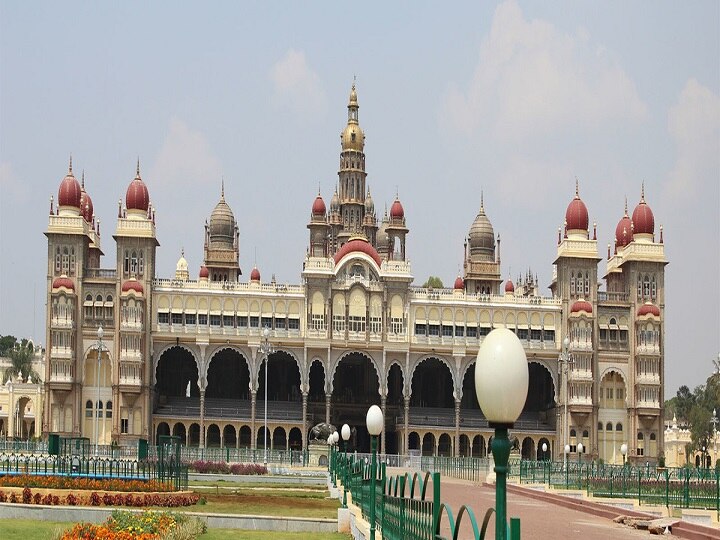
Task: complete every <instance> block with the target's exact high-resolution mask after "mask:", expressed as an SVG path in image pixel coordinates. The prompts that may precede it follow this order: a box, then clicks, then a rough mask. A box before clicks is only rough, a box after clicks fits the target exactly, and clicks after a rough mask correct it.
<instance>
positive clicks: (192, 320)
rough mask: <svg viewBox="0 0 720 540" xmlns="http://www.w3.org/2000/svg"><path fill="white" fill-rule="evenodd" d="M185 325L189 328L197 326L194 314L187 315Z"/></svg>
mask: <svg viewBox="0 0 720 540" xmlns="http://www.w3.org/2000/svg"><path fill="white" fill-rule="evenodd" d="M185 324H187V325H188V326H194V325H195V314H194V313H186V314H185Z"/></svg>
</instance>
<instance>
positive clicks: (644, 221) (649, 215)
mask: <svg viewBox="0 0 720 540" xmlns="http://www.w3.org/2000/svg"><path fill="white" fill-rule="evenodd" d="M632 221H633V227H634V231H633V233H634V234H655V216H654V215H653V212H652V210H651V209H650V207H649V206H648V204H647V203H646V202H645V186H643V189H642V195H641V197H640V202H639V203H638V205H637V206H636V207H635V210H633V214H632Z"/></svg>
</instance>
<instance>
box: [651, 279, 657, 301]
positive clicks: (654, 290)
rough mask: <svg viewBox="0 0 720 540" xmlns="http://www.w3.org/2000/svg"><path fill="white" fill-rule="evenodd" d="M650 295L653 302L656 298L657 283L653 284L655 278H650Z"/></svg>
mask: <svg viewBox="0 0 720 540" xmlns="http://www.w3.org/2000/svg"><path fill="white" fill-rule="evenodd" d="M651 287H652V288H651V290H650V294H651V297H652V299H653V300H655V299H656V298H657V283H656V282H655V276H653V278H652V284H651Z"/></svg>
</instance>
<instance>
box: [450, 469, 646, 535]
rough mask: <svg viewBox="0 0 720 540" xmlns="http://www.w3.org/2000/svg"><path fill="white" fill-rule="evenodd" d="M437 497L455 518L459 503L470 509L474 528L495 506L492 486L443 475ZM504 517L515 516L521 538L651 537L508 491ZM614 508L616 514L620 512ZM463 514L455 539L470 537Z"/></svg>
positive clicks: (490, 532) (491, 530) (492, 523)
mask: <svg viewBox="0 0 720 540" xmlns="http://www.w3.org/2000/svg"><path fill="white" fill-rule="evenodd" d="M440 499H441V501H442V502H444V503H445V504H448V505H450V507H451V508H452V511H453V514H454V516H453V517H455V518H456V519H457V513H458V511H459V510H460V507H461V506H462V505H463V504H466V505H468V506H469V507H470V508H472V510H473V512H474V513H475V518H476V519H477V521H478V527H480V526H481V524H482V520H483V518H484V516H485V512H486V510H487V509H488V508H491V507H493V508H494V507H495V488H494V486H493V487H488V486H476V485H473V484H472V483H470V482H467V481H463V480H455V479H453V478H446V477H443V478H442V480H441V488H440ZM507 501H508V516H509V517H519V518H520V527H521V538H522V540H533V539H543V540H545V539H563V538H582V539H583V540H606V539H608V538H612V539H613V540H615V539H617V540H625V539H637V538H644V539H645V540H649V539H650V538H654V537H651V536H650V534H649V533H648V532H647V531H638V530H636V529H632V528H630V527H627V526H625V525H619V524H617V523H613V521H612V520H610V519H606V518H601V517H596V516H593V515H590V514H588V513H585V512H581V511H578V510H573V509H569V508H564V507H562V506H559V505H556V504H552V503H547V502H544V501H540V500H537V499H533V498H532V497H530V496H525V495H519V494H516V493H508V498H507ZM622 513H623V512H622V510H618V515H620V514H622ZM466 518H467V516H465V517H463V521H462V524H461V527H460V535H459V538H462V539H465V538H471V535H472V527H471V526H470V520H469V519H466ZM441 530H442V532H443V535H445V536H447V537H448V538H450V535H449V533H450V529H449V525H448V520H447V517H443V519H442V523H441ZM494 535H495V515H494V514H493V517H492V518H491V520H490V524H489V526H488V531H487V533H486V535H485V538H486V539H488V538H489V539H491V538H494V537H495V536H494Z"/></svg>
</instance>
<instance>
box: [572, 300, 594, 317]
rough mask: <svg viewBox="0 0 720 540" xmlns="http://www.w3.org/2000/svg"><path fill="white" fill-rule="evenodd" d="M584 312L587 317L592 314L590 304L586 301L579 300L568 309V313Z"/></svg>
mask: <svg viewBox="0 0 720 540" xmlns="http://www.w3.org/2000/svg"><path fill="white" fill-rule="evenodd" d="M583 311H584V312H585V313H587V314H588V315H591V314H592V311H593V310H592V304H591V303H590V302H588V301H587V300H584V299H582V298H581V299H580V300H577V301H575V302H574V303H573V305H572V307H571V308H570V313H580V312H583Z"/></svg>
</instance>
